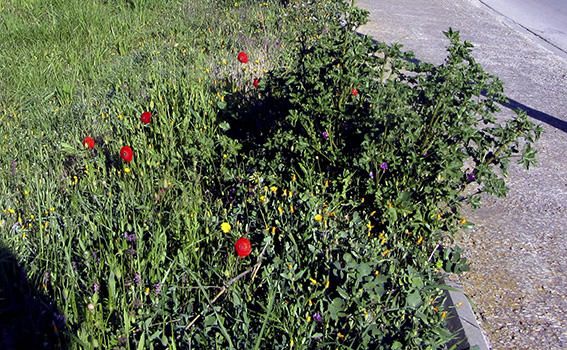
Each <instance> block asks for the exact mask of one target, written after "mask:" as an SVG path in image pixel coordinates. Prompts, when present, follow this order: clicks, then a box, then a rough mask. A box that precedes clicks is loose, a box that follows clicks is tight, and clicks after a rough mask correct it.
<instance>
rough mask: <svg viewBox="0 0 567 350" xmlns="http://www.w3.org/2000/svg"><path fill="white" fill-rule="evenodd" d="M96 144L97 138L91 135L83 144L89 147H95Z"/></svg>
mask: <svg viewBox="0 0 567 350" xmlns="http://www.w3.org/2000/svg"><path fill="white" fill-rule="evenodd" d="M94 145H95V140H94V139H93V138H92V137H90V136H87V137H85V138H84V139H83V146H85V147H87V148H88V149H93V148H94Z"/></svg>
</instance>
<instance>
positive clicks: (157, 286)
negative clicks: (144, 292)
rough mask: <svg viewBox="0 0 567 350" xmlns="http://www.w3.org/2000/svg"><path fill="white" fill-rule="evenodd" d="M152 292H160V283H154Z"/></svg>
mask: <svg viewBox="0 0 567 350" xmlns="http://www.w3.org/2000/svg"><path fill="white" fill-rule="evenodd" d="M154 293H155V295H159V293H161V283H156V284H154Z"/></svg>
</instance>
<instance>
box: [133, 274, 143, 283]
mask: <svg viewBox="0 0 567 350" xmlns="http://www.w3.org/2000/svg"><path fill="white" fill-rule="evenodd" d="M134 283H136V284H137V285H140V283H142V276H140V274H139V273H137V272H136V274H135V275H134Z"/></svg>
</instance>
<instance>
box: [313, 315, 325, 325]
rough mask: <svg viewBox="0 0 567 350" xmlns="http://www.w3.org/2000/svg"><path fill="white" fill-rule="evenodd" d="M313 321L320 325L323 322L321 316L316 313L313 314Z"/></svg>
mask: <svg viewBox="0 0 567 350" xmlns="http://www.w3.org/2000/svg"><path fill="white" fill-rule="evenodd" d="M313 321H315V322H317V323H321V322H323V316H321V314H320V313H319V312H316V313H314V314H313Z"/></svg>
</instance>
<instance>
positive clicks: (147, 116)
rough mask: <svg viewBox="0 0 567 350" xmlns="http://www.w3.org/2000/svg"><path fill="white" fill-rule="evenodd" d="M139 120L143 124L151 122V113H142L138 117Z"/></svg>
mask: <svg viewBox="0 0 567 350" xmlns="http://www.w3.org/2000/svg"><path fill="white" fill-rule="evenodd" d="M140 120H141V121H142V123H144V124H149V123H150V122H151V121H152V113H151V112H144V113H142V115H141V116H140Z"/></svg>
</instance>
